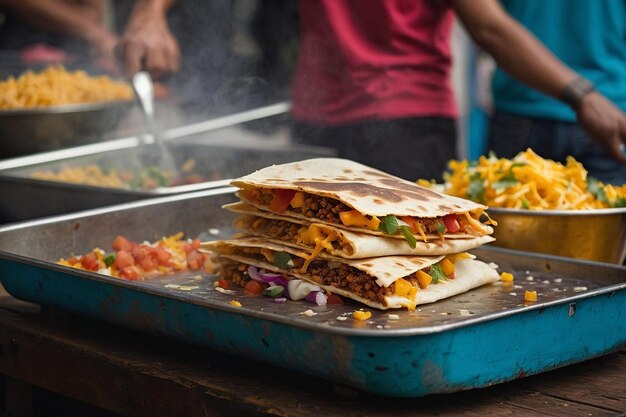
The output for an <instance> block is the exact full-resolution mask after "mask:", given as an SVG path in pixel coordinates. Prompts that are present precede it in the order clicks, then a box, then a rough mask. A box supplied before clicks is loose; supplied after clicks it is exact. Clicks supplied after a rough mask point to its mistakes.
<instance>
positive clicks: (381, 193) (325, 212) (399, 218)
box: [231, 158, 495, 247]
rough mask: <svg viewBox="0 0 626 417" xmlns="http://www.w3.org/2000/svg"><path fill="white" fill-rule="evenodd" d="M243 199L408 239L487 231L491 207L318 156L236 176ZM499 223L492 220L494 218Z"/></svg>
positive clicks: (303, 217)
mask: <svg viewBox="0 0 626 417" xmlns="http://www.w3.org/2000/svg"><path fill="white" fill-rule="evenodd" d="M231 185H234V186H236V187H239V189H240V190H239V192H238V194H237V195H238V196H239V198H241V199H242V200H243V201H245V202H247V203H249V204H252V205H253V206H255V207H258V208H259V209H261V210H264V211H271V212H274V213H280V214H282V215H285V216H288V217H291V218H296V219H300V220H306V221H310V222H315V223H322V224H328V225H332V226H336V227H340V228H344V229H348V230H353V231H358V232H362V233H368V234H374V235H385V236H388V237H393V238H400V239H405V240H406V241H407V242H408V243H409V245H410V246H411V247H414V246H415V242H416V240H417V239H420V240H422V241H424V242H427V241H429V240H431V239H442V238H446V237H447V238H455V237H457V236H458V237H467V235H471V236H485V235H489V234H491V233H493V229H492V228H491V227H489V226H487V225H485V224H482V223H481V222H480V218H481V216H482V215H483V214H484V210H485V209H486V208H487V206H484V205H482V204H477V203H475V202H472V201H469V200H464V199H460V198H457V197H452V196H448V195H445V194H440V193H438V192H436V191H434V190H431V189H428V188H424V187H421V186H419V185H417V184H415V183H413V182H410V181H406V180H403V179H401V178H398V177H394V176H392V175H390V174H387V173H385V172H382V171H379V170H376V169H374V168H370V167H368V166H365V165H362V164H359V163H357V162H354V161H349V160H346V159H338V158H317V159H308V160H305V161H300V162H293V163H289V164H283V165H274V166H271V167H267V168H264V169H261V170H259V171H256V172H254V173H252V174H249V175H246V176H244V177H241V178H238V179H235V180H233V181H232V182H231ZM489 222H490V223H492V224H495V222H492V221H491V220H490V219H489V220H488V223H489Z"/></svg>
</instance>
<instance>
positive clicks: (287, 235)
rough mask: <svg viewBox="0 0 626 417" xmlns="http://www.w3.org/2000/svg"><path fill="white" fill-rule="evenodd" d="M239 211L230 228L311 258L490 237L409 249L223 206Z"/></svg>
mask: <svg viewBox="0 0 626 417" xmlns="http://www.w3.org/2000/svg"><path fill="white" fill-rule="evenodd" d="M224 207H225V208H226V209H228V210H230V211H233V212H235V213H240V214H243V215H242V216H240V217H238V218H237V219H236V220H235V221H234V223H233V224H234V227H235V228H236V229H237V230H239V231H241V232H243V233H245V234H249V235H255V236H262V237H265V238H268V239H269V240H270V241H271V242H274V243H278V244H284V245H287V246H292V247H295V248H300V249H303V250H306V251H309V252H311V258H315V257H316V256H317V255H318V254H319V253H320V252H321V251H326V252H328V253H329V254H331V255H334V256H338V257H340V258H346V259H357V258H371V257H374V256H390V255H426V256H432V255H446V254H452V253H460V252H465V251H468V250H470V249H473V248H476V247H478V246H480V245H483V244H485V243H489V242H493V241H494V240H495V239H494V238H492V237H491V236H478V237H477V236H471V235H465V236H464V238H462V239H461V238H458V237H459V236H457V238H455V239H445V240H441V239H435V240H430V241H428V242H423V241H417V242H416V245H415V248H411V247H410V246H409V245H407V244H406V242H404V241H403V240H400V239H392V238H389V237H383V236H373V235H371V234H366V233H360V232H354V231H350V230H345V229H341V228H339V227H335V226H330V225H327V224H320V223H308V222H306V221H303V220H300V219H293V218H290V217H287V216H283V215H280V214H276V213H272V212H266V211H262V210H259V209H258V208H256V207H254V206H251V205H250V204H247V203H243V202H238V203H233V204H228V205H226V206H224Z"/></svg>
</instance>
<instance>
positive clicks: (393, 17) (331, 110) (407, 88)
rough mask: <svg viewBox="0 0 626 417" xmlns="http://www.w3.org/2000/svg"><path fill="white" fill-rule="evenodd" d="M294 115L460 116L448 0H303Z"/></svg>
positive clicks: (323, 119)
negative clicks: (454, 88) (454, 89)
mask: <svg viewBox="0 0 626 417" xmlns="http://www.w3.org/2000/svg"><path fill="white" fill-rule="evenodd" d="M299 10H300V25H301V29H300V30H301V34H300V36H301V39H300V50H299V58H298V65H297V70H296V75H295V80H294V84H293V109H292V113H293V115H294V117H295V118H296V119H297V120H299V121H303V122H308V123H314V124H325V125H336V124H344V123H351V122H357V121H364V120H383V119H397V118H405V117H416V116H443V117H456V116H457V109H456V103H455V99H454V94H453V92H452V88H451V85H450V68H451V63H452V59H451V54H450V31H451V29H452V23H453V19H454V15H453V13H452V10H451V8H450V5H449V3H448V1H446V0H301V1H300V3H299Z"/></svg>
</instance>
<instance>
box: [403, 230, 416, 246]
mask: <svg viewBox="0 0 626 417" xmlns="http://www.w3.org/2000/svg"><path fill="white" fill-rule="evenodd" d="M400 230H401V231H402V235H404V238H405V239H406V241H407V242H409V246H410V247H411V249H415V246H416V245H417V240H416V239H415V236H413V233H411V230H410V229H409V227H408V226H401V227H400Z"/></svg>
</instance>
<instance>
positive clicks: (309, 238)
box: [297, 224, 338, 273]
mask: <svg viewBox="0 0 626 417" xmlns="http://www.w3.org/2000/svg"><path fill="white" fill-rule="evenodd" d="M337 238H338V236H337V232H335V231H332V232H331V233H329V234H326V232H325V231H323V230H322V229H321V228H320V227H319V226H318V225H315V224H312V225H311V226H309V228H308V229H307V230H305V231H303V232H301V233H300V234H299V235H298V238H297V240H298V243H301V244H305V245H315V248H314V249H313V251H312V252H311V254H310V255H308V256H307V257H306V258H305V259H306V260H305V261H304V264H303V265H302V268H300V272H301V273H304V272H306V270H307V268H308V267H309V264H310V263H311V262H312V261H313V260H314V259H315V258H317V257H318V256H319V254H320V252H321V251H322V250H323V249H326V250H327V251H328V252H332V250H333V245H332V243H331V242H333V241H335V240H337Z"/></svg>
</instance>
